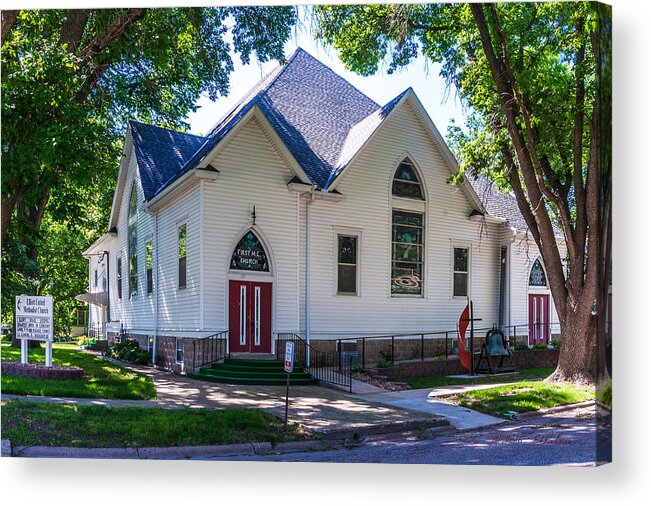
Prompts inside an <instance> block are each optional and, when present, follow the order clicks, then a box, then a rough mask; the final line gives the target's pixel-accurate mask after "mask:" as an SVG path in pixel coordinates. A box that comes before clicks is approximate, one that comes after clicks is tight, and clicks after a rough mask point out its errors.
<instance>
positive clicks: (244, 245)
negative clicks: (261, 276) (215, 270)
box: [231, 230, 269, 272]
mask: <svg viewBox="0 0 651 506" xmlns="http://www.w3.org/2000/svg"><path fill="white" fill-rule="evenodd" d="M231 269H237V270H242V271H257V272H269V262H268V261H267V254H266V252H265V250H264V247H263V246H262V243H261V242H260V240H259V239H258V237H257V236H256V235H255V233H254V232H253V230H249V231H248V232H247V233H246V234H244V236H243V237H242V239H240V242H238V243H237V246H235V250H234V251H233V256H232V257H231Z"/></svg>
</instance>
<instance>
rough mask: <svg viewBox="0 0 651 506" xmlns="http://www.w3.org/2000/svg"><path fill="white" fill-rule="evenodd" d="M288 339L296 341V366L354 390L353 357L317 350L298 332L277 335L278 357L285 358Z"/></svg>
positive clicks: (328, 381) (324, 379) (321, 378)
mask: <svg viewBox="0 0 651 506" xmlns="http://www.w3.org/2000/svg"><path fill="white" fill-rule="evenodd" d="M288 341H292V342H293V343H294V367H300V368H301V369H303V370H305V371H306V372H308V373H309V374H310V375H311V376H312V377H313V378H315V379H317V380H319V381H323V382H325V383H330V384H332V385H341V386H344V387H347V388H348V390H349V391H350V392H352V391H353V357H351V356H343V357H342V355H341V353H336V352H328V351H322V350H317V349H315V348H314V346H311V345H310V344H309V343H308V342H307V341H306V340H305V339H303V338H302V337H301V336H299V335H298V334H290V333H281V334H277V337H276V358H278V359H283V358H284V356H285V343H287V342H288Z"/></svg>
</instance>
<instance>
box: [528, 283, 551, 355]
mask: <svg viewBox="0 0 651 506" xmlns="http://www.w3.org/2000/svg"><path fill="white" fill-rule="evenodd" d="M548 335H549V295H548V294H540V293H537V294H529V345H530V346H532V345H534V344H536V343H546V342H547V341H548Z"/></svg>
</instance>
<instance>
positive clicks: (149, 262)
mask: <svg viewBox="0 0 651 506" xmlns="http://www.w3.org/2000/svg"><path fill="white" fill-rule="evenodd" d="M145 256H146V258H145V267H146V269H147V293H148V294H149V293H151V292H152V291H153V290H154V275H153V270H154V259H153V248H152V244H151V241H147V244H145Z"/></svg>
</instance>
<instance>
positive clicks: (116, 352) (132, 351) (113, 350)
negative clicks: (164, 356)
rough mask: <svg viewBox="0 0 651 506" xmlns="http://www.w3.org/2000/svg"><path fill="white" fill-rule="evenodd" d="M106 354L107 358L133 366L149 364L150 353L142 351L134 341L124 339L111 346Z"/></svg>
mask: <svg viewBox="0 0 651 506" xmlns="http://www.w3.org/2000/svg"><path fill="white" fill-rule="evenodd" d="M106 354H107V355H108V356H109V357H113V358H117V359H120V360H124V361H125V362H131V363H134V364H148V363H149V362H151V353H149V352H148V351H147V350H143V349H142V348H141V347H140V345H139V344H138V341H136V340H135V339H125V340H124V341H122V342H120V343H117V344H115V345H113V346H111V347H110V348H109V349H108V351H107V353H106Z"/></svg>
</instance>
